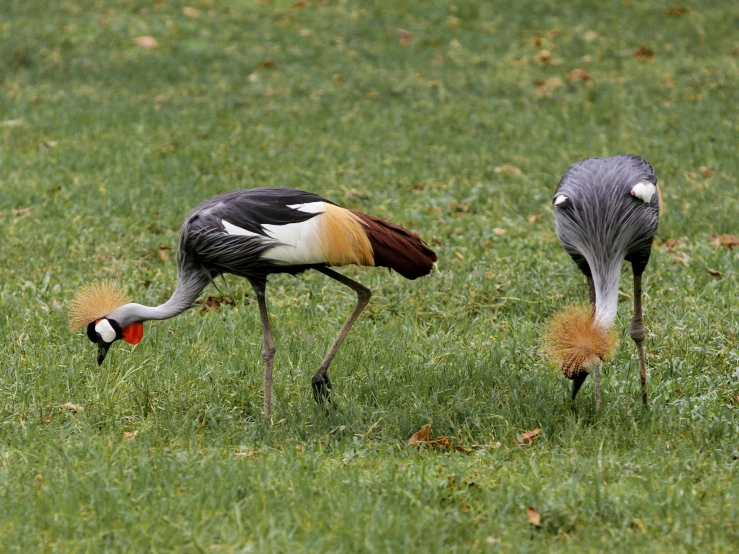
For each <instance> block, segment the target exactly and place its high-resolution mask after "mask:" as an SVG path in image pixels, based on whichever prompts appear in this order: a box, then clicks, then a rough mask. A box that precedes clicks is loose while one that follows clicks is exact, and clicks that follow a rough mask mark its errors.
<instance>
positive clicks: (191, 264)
mask: <svg viewBox="0 0 739 554" xmlns="http://www.w3.org/2000/svg"><path fill="white" fill-rule="evenodd" d="M434 262H436V254H435V253H434V252H433V251H432V250H431V249H430V248H429V247H428V245H427V244H426V243H425V242H424V241H423V240H421V239H420V238H419V237H418V236H417V235H415V234H414V233H412V232H411V231H408V230H407V229H404V228H403V227H399V226H398V225H394V224H393V223H390V222H389V221H385V220H383V219H379V218H376V217H373V216H371V215H367V214H364V213H361V212H357V211H354V210H348V209H345V208H342V207H340V206H337V205H336V204H334V203H333V202H330V201H329V200H326V199H325V198H321V197H320V196H317V195H315V194H311V193H309V192H303V191H299V190H290V189H278V188H261V189H249V190H238V191H234V192H229V193H226V194H222V195H220V196H216V197H215V198H211V199H210V200H207V201H205V202H203V203H202V204H200V205H199V206H198V207H196V208H195V209H194V210H193V211H192V213H190V215H189V216H188V217H187V219H186V220H185V222H184V224H183V225H182V229H181V230H180V237H179V244H178V253H177V265H178V276H177V286H176V288H175V291H174V294H172V297H171V298H170V299H169V300H167V301H166V302H165V303H164V304H162V305H160V306H156V307H148V306H142V305H141V304H133V303H128V300H127V299H126V297H125V295H124V294H123V293H122V292H121V291H120V290H118V289H117V288H116V287H115V286H114V285H112V284H110V283H94V284H92V285H88V286H86V287H83V288H82V289H80V291H79V292H78V293H77V295H76V296H75V298H74V299H73V300H72V302H71V306H70V330H72V331H75V330H77V329H79V328H81V327H84V326H85V325H86V326H87V336H88V338H89V339H90V340H91V341H92V342H93V343H95V344H97V346H98V355H97V362H98V365H99V364H102V363H103V360H104V359H105V355H106V353H107V352H108V349H109V348H110V345H111V344H112V343H113V342H115V341H116V340H121V339H122V340H125V341H127V342H129V343H132V344H137V343H138V342H140V341H141V338H142V336H143V322H144V321H148V320H162V319H168V318H171V317H174V316H176V315H178V314H180V313H182V312H184V311H185V310H187V309H188V308H191V307H192V306H193V303H194V301H195V299H196V298H197V297H198V296H199V294H200V293H201V291H202V290H203V289H204V288H205V286H206V285H208V284H209V283H210V282H211V281H212V280H213V279H215V278H216V277H217V276H219V275H221V274H225V273H230V274H233V275H238V276H240V277H244V278H245V279H247V280H248V281H249V282H250V283H251V285H252V287H253V288H254V292H255V293H256V297H257V303H258V305H259V314H260V317H261V322H262V330H263V332H264V349H263V350H262V356H263V358H264V412H265V414H266V415H269V414H270V411H271V403H272V365H273V360H274V355H275V345H274V342H273V340H272V332H271V330H270V324H269V316H268V314H267V304H266V299H265V292H266V286H267V277H268V276H269V275H270V274H272V273H290V274H298V273H301V272H303V271H306V270H308V269H315V270H316V271H319V272H321V273H323V274H324V275H326V276H328V277H331V278H332V279H335V280H337V281H338V282H340V283H342V284H344V285H346V286H348V287H349V288H351V289H352V290H353V291H354V292H356V293H357V297H358V301H357V305H356V307H355V308H354V310H353V311H352V313H351V315H350V316H349V318H348V319H347V320H346V322H345V323H344V325H343V327H342V328H341V331H340V332H339V335H338V337H337V338H336V340H335V341H334V343H333V345H332V346H331V348H330V349H329V351H328V353H327V354H326V357H325V358H324V360H323V362H322V363H321V365H320V367H319V368H318V371H317V372H316V373H315V375H314V376H313V379H312V386H313V392H314V395H315V398H316V401H319V402H320V401H321V400H322V399H326V400H329V392H330V389H331V381H330V380H329V377H328V367H329V365H330V364H331V361H332V360H333V358H334V356H335V355H336V352H337V350H338V349H339V346H340V345H341V343H342V341H343V340H344V337H345V336H346V334H347V333H348V332H349V329H351V326H352V324H353V323H354V321H355V320H356V319H357V317H359V314H360V313H361V312H362V310H363V309H364V307H365V306H366V305H367V303H368V302H369V299H370V296H371V291H370V290H369V289H368V288H366V287H364V286H363V285H361V284H360V283H357V282H356V281H353V280H352V279H349V278H348V277H346V276H344V275H342V274H340V273H337V272H336V271H334V270H332V269H330V267H329V266H342V265H348V264H357V265H362V266H381V267H387V268H390V269H393V270H395V271H397V272H398V273H400V274H401V275H402V276H403V277H406V278H407V279H416V278H418V277H422V276H424V275H427V274H428V273H429V272H430V271H431V269H432V267H433V264H434Z"/></svg>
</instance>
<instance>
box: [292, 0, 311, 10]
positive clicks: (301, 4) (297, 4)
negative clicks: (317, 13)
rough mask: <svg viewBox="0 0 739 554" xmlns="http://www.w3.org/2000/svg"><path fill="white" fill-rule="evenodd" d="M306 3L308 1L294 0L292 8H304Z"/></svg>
mask: <svg viewBox="0 0 739 554" xmlns="http://www.w3.org/2000/svg"><path fill="white" fill-rule="evenodd" d="M307 5H308V2H306V1H305V0H298V1H297V2H295V3H294V4H293V8H296V9H297V8H304V7H306V6H307Z"/></svg>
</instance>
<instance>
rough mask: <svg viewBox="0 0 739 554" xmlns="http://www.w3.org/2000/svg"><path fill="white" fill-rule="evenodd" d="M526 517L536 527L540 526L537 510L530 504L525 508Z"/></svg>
mask: <svg viewBox="0 0 739 554" xmlns="http://www.w3.org/2000/svg"><path fill="white" fill-rule="evenodd" d="M526 517H528V518H529V521H530V522H531V523H533V524H534V525H536V526H537V527H541V516H540V515H539V512H537V511H536V508H532V507H531V506H529V507H528V508H526Z"/></svg>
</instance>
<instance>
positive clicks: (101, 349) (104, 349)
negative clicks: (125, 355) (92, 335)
mask: <svg viewBox="0 0 739 554" xmlns="http://www.w3.org/2000/svg"><path fill="white" fill-rule="evenodd" d="M110 344H111V343H109V342H103V341H100V342H99V343H98V365H102V364H103V360H105V355H106V354H107V353H108V348H110Z"/></svg>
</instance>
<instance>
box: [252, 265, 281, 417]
mask: <svg viewBox="0 0 739 554" xmlns="http://www.w3.org/2000/svg"><path fill="white" fill-rule="evenodd" d="M249 282H250V283H251V286H252V287H254V292H255V293H256V295H257V303H258V304H259V317H260V318H261V320H262V331H263V332H264V348H263V349H262V358H264V415H266V416H268V417H269V415H270V413H271V412H272V367H273V364H274V360H275V342H274V340H273V339H272V330H271V329H270V326H269V314H268V313H267V300H266V297H265V292H266V289H267V282H266V281H257V280H251V279H249Z"/></svg>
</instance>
